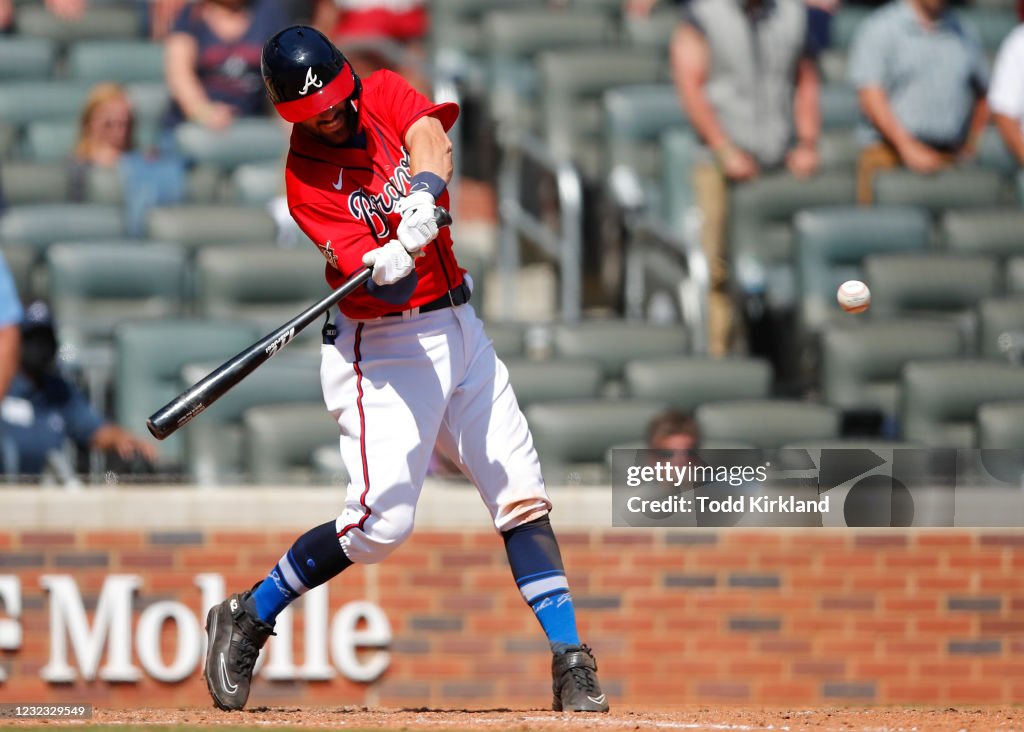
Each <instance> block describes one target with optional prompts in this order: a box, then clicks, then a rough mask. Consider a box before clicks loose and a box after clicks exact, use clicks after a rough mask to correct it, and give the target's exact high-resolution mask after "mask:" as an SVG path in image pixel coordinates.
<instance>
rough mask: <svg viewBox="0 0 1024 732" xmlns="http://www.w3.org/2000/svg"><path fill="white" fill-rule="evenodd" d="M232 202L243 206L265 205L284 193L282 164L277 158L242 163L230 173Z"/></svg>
mask: <svg viewBox="0 0 1024 732" xmlns="http://www.w3.org/2000/svg"><path fill="white" fill-rule="evenodd" d="M231 187H232V189H233V190H234V192H235V197H234V202H235V203H238V204H241V205H243V206H265V205H267V203H268V202H269V201H270V200H271V199H273V198H274V197H276V196H280V195H282V194H283V193H284V166H283V165H282V164H281V161H279V160H272V161H269V162H263V163H243V164H241V165H239V166H238V167H237V168H235V170H234V171H233V172H232V173H231Z"/></svg>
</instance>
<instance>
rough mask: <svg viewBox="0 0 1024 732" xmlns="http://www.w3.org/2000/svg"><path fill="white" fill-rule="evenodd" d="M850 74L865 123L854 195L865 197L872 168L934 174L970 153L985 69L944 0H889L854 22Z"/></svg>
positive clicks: (983, 117) (983, 112) (974, 42)
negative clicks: (856, 26) (860, 21)
mask: <svg viewBox="0 0 1024 732" xmlns="http://www.w3.org/2000/svg"><path fill="white" fill-rule="evenodd" d="M850 79H851V81H852V82H853V84H854V85H855V86H856V87H857V91H858V93H859V96H860V106H861V111H862V113H863V115H864V117H865V118H866V119H865V124H864V125H862V128H861V130H860V131H859V132H860V138H861V143H862V145H863V146H864V147H863V149H862V150H861V154H860V159H859V161H858V166H857V197H858V200H859V201H860V202H861V203H864V204H867V203H870V202H871V198H872V183H873V180H874V175H875V173H876V172H878V171H879V170H885V169H887V168H894V167H897V166H900V165H902V166H905V167H907V168H909V169H910V170H913V171H915V172H918V173H934V172H936V171H938V170H941V169H942V168H945V167H946V166H948V165H950V164H952V163H953V162H955V161H956V160H957V159H962V158H967V157H971V156H972V155H973V153H974V145H975V142H976V141H977V139H978V136H979V135H980V133H981V131H982V129H983V128H984V126H985V123H986V122H987V119H988V109H987V106H986V103H985V91H986V87H987V86H988V68H987V65H986V61H985V56H984V52H983V51H982V46H981V43H980V42H979V41H978V38H977V35H976V34H975V33H974V32H973V29H971V28H969V27H968V26H967V25H966V24H965V23H964V22H963V21H961V20H960V19H958V18H957V17H956V16H955V15H954V14H953V13H951V12H950V11H949V9H948V8H947V1H946V0H893V1H892V2H890V3H889V4H888V5H886V6H884V7H882V8H880V9H878V10H876V11H875V12H873V13H872V14H871V15H870V16H869V17H868V18H867V19H866V20H865V21H864V23H863V25H861V27H860V29H859V30H858V31H857V35H856V36H855V38H854V40H853V46H852V48H851V51H850Z"/></svg>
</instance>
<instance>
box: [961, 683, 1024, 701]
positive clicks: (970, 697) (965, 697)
mask: <svg viewBox="0 0 1024 732" xmlns="http://www.w3.org/2000/svg"><path fill="white" fill-rule="evenodd" d="M946 694H948V697H949V702H950V703H951V704H1001V703H1005V702H1009V701H1011V700H1010V699H1008V698H1007V695H1006V694H1004V693H1003V685H1002V684H994V683H991V682H989V683H974V682H970V681H958V682H956V683H953V684H949V685H948V686H947V687H946Z"/></svg>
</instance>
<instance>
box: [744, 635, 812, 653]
mask: <svg viewBox="0 0 1024 732" xmlns="http://www.w3.org/2000/svg"><path fill="white" fill-rule="evenodd" d="M757 647H758V648H759V649H760V650H761V652H763V653H782V654H786V655H795V654H798V653H809V652H810V650H811V642H810V641H809V640H807V639H806V638H762V639H761V640H760V641H758V643H757Z"/></svg>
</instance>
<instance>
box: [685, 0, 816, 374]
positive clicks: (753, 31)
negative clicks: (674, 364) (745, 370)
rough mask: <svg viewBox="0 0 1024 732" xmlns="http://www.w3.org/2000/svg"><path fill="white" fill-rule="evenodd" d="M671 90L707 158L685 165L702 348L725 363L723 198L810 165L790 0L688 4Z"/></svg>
mask: <svg viewBox="0 0 1024 732" xmlns="http://www.w3.org/2000/svg"><path fill="white" fill-rule="evenodd" d="M671 55H672V70H673V74H674V77H675V83H676V87H677V89H678V90H679V95H680V97H681V98H682V103H683V106H684V107H685V109H686V113H687V115H688V117H689V119H690V122H691V124H692V125H693V127H694V129H695V130H696V132H697V134H698V135H699V136H700V138H701V140H702V141H703V143H704V144H705V145H706V146H707V148H709V149H710V151H711V153H712V154H713V159H712V160H706V161H703V162H699V163H697V164H696V165H695V166H694V193H695V196H696V200H697V205H698V206H699V207H700V209H701V212H702V214H703V217H704V223H703V227H702V233H701V239H702V241H701V243H702V245H703V247H704V252H705V254H706V255H707V258H708V265H709V267H710V271H711V293H710V295H709V308H708V310H709V323H708V327H709V346H710V351H711V354H712V355H713V356H724V355H725V354H727V353H728V352H729V351H730V349H731V348H732V347H733V343H734V340H735V336H736V330H737V329H736V324H735V322H734V321H735V314H734V307H733V299H732V293H731V289H730V283H729V279H730V278H729V268H728V262H729V254H728V245H727V241H726V221H727V205H728V200H727V197H728V191H729V186H730V185H732V184H738V183H742V182H743V181H748V180H751V179H753V178H756V177H757V176H758V174H759V173H760V172H761V171H762V170H768V169H778V168H781V167H782V166H785V168H786V169H788V170H789V172H790V173H791V174H793V175H796V176H800V177H804V176H809V175H811V174H813V173H814V171H815V170H816V169H817V167H818V152H817V141H818V133H819V129H820V113H819V110H818V86H819V82H818V71H817V67H816V65H815V59H814V52H813V48H812V46H811V45H810V43H809V37H808V24H807V8H806V7H805V5H804V4H803V3H802V2H800V1H799V0H750V2H748V3H746V4H742V3H739V2H720V1H719V0H692V2H690V3H689V4H688V5H687V8H686V10H685V11H684V13H683V21H682V22H681V23H680V25H679V27H678V28H677V29H676V32H675V35H674V36H673V39H672V45H671Z"/></svg>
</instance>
